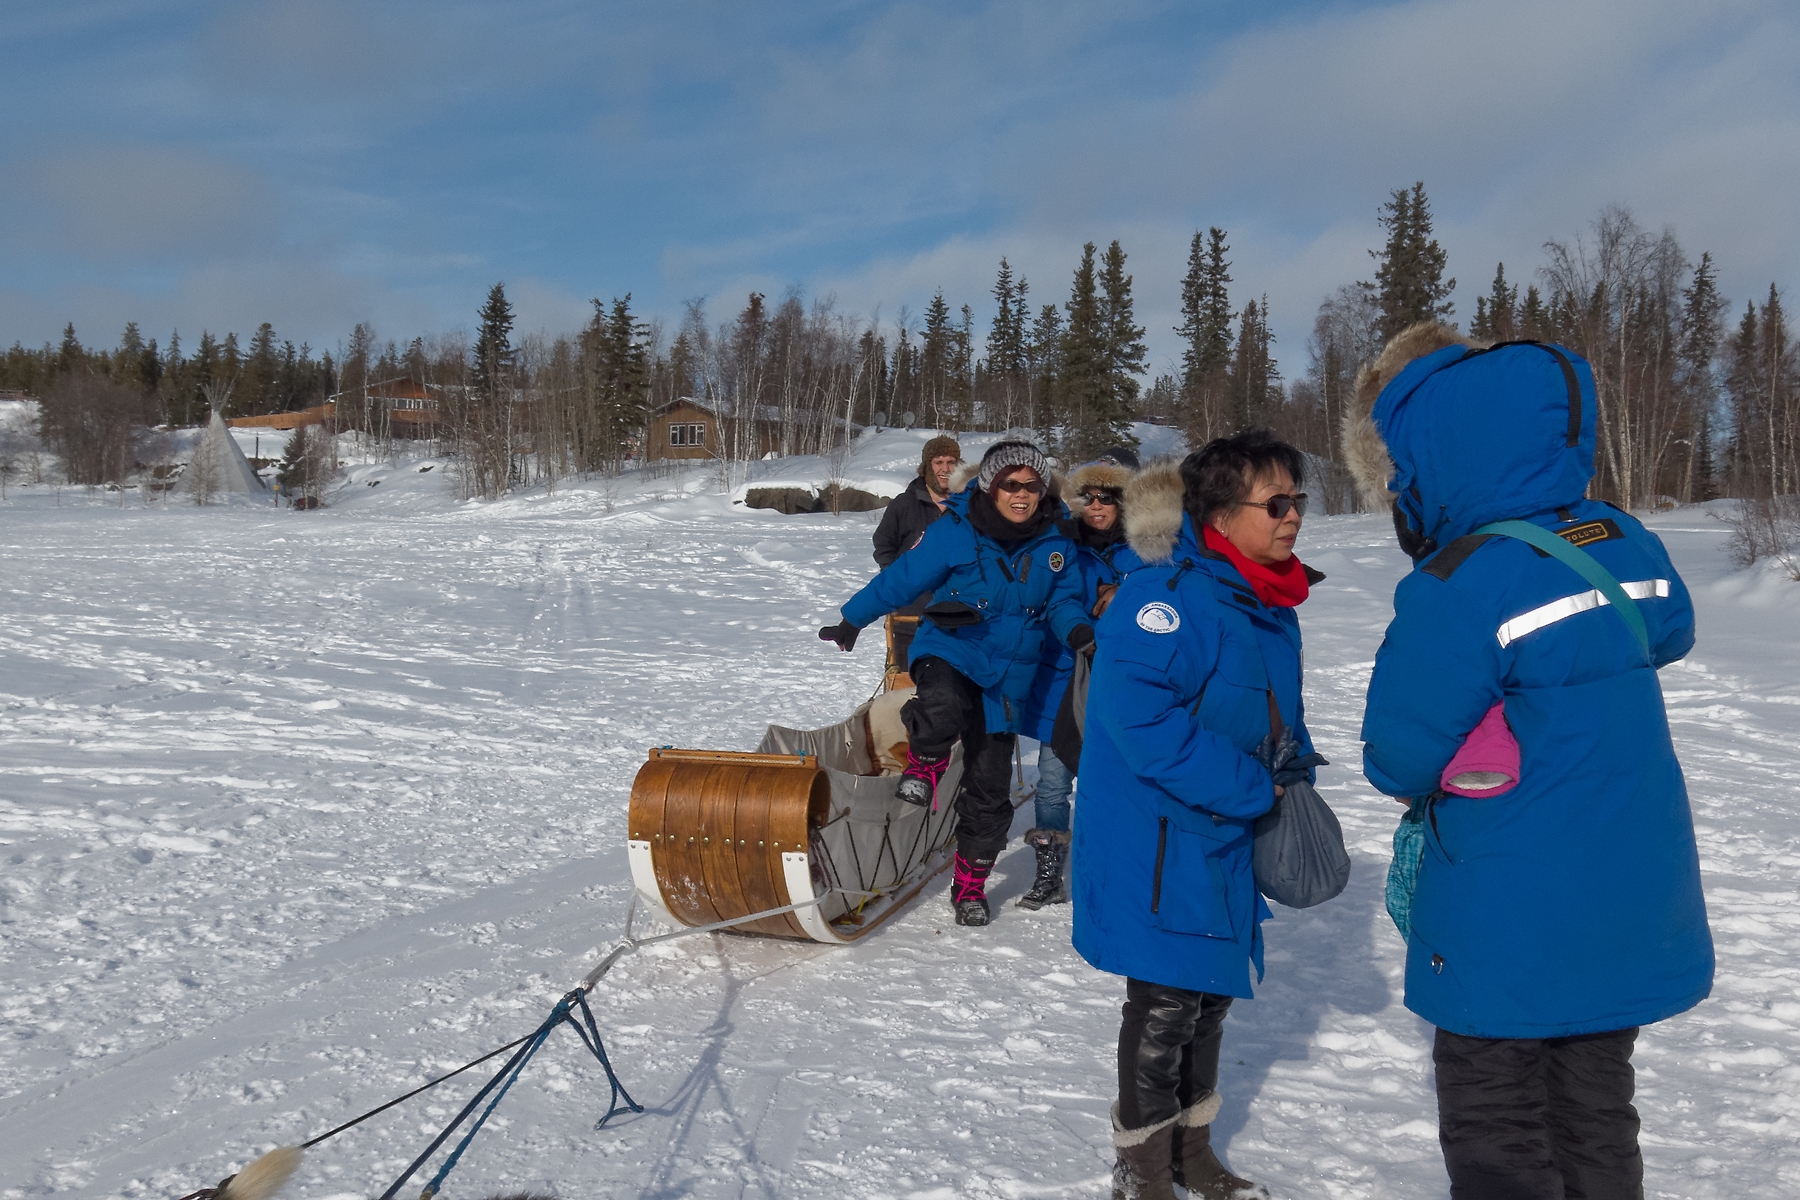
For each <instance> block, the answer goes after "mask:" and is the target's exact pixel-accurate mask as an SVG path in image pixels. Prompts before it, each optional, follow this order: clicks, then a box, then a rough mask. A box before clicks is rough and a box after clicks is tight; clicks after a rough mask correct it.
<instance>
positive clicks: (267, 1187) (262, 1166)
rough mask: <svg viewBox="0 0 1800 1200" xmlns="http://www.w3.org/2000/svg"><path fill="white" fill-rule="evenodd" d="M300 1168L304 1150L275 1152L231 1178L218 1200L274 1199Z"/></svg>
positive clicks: (219, 1191) (287, 1149) (292, 1148)
mask: <svg viewBox="0 0 1800 1200" xmlns="http://www.w3.org/2000/svg"><path fill="white" fill-rule="evenodd" d="M299 1166H300V1147H298V1146H283V1147H281V1148H280V1149H279V1150H271V1151H269V1152H268V1153H267V1154H265V1155H263V1156H262V1157H261V1158H259V1159H257V1160H256V1161H255V1162H253V1163H251V1164H250V1165H249V1166H247V1167H245V1168H244V1169H243V1170H241V1171H239V1172H238V1173H237V1174H236V1175H233V1176H232V1177H231V1178H230V1179H227V1180H226V1181H225V1183H224V1185H223V1186H222V1187H220V1188H219V1190H218V1193H217V1194H216V1195H215V1197H214V1200H273V1197H274V1195H275V1194H276V1193H277V1192H279V1191H280V1190H281V1189H282V1185H284V1184H286V1183H287V1181H288V1177H289V1176H291V1175H292V1174H293V1173H294V1172H295V1171H296V1170H297V1169H299Z"/></svg>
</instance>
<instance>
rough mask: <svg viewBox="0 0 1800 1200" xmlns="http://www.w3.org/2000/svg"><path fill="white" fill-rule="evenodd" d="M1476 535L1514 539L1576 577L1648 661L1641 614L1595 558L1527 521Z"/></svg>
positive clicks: (1499, 523)
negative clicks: (1591, 589)
mask: <svg viewBox="0 0 1800 1200" xmlns="http://www.w3.org/2000/svg"><path fill="white" fill-rule="evenodd" d="M1475 532H1476V533H1492V534H1498V535H1500V536H1501V537H1509V538H1517V539H1518V540H1519V541H1521V542H1524V543H1526V544H1527V545H1530V546H1536V547H1537V548H1538V549H1539V550H1542V551H1543V552H1544V553H1545V554H1548V555H1549V556H1550V557H1551V558H1554V559H1557V560H1559V561H1560V562H1561V563H1562V564H1563V565H1564V566H1566V567H1569V568H1570V569H1571V570H1573V571H1574V572H1575V573H1576V574H1577V575H1580V576H1581V577H1582V578H1583V579H1585V580H1587V581H1588V582H1589V583H1591V584H1593V585H1594V589H1595V590H1596V591H1598V592H1599V593H1600V594H1601V595H1602V596H1604V597H1605V598H1606V602H1607V603H1608V604H1610V605H1612V607H1613V609H1614V611H1616V612H1617V613H1618V614H1619V616H1620V617H1622V618H1624V621H1625V625H1626V627H1627V628H1629V629H1630V630H1631V632H1632V635H1633V636H1634V637H1636V638H1637V643H1638V649H1640V650H1642V651H1643V652H1644V659H1645V661H1646V662H1647V661H1649V659H1650V632H1649V630H1648V629H1646V628H1645V627H1644V614H1643V613H1641V612H1639V611H1638V606H1637V602H1636V601H1634V600H1633V599H1632V598H1631V597H1630V596H1627V595H1626V594H1625V589H1624V588H1622V587H1620V586H1619V581H1618V580H1616V579H1614V578H1613V577H1612V575H1611V574H1610V573H1608V571H1607V569H1606V568H1605V567H1603V566H1601V565H1600V564H1599V563H1598V562H1596V561H1595V560H1594V556H1593V555H1591V554H1589V553H1588V552H1587V551H1585V550H1583V549H1581V547H1579V546H1574V545H1571V544H1570V543H1569V542H1568V541H1566V540H1564V539H1563V538H1560V537H1557V536H1556V535H1555V534H1554V533H1551V532H1550V531H1549V530H1548V529H1545V528H1543V527H1542V526H1539V525H1533V524H1532V523H1531V522H1530V521H1494V522H1492V523H1491V524H1487V525H1483V526H1482V527H1481V528H1480V529H1477V530H1476V531H1475Z"/></svg>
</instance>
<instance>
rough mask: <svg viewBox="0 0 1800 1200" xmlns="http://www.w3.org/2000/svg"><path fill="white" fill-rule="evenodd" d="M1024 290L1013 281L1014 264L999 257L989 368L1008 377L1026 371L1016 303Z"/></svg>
mask: <svg viewBox="0 0 1800 1200" xmlns="http://www.w3.org/2000/svg"><path fill="white" fill-rule="evenodd" d="M1020 295H1021V292H1020V291H1019V288H1018V287H1017V286H1016V285H1015V284H1014V283H1013V273H1012V266H1011V265H1010V264H1009V263H1008V262H1007V261H1006V259H1005V258H1001V260H1000V273H999V275H998V276H997V277H996V278H995V280H994V291H993V296H994V323H993V325H992V326H990V327H989V329H988V340H987V364H988V370H989V371H991V372H993V373H994V374H995V375H997V376H1000V377H1002V378H1005V377H1006V376H1009V375H1017V374H1018V373H1019V372H1021V371H1022V370H1024V366H1025V364H1024V350H1025V330H1024V326H1023V323H1022V322H1021V321H1020V320H1019V311H1018V309H1017V307H1016V304H1015V302H1016V301H1017V300H1018V298H1019V296H1020Z"/></svg>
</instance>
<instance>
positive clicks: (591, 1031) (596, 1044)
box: [181, 884, 904, 1200]
mask: <svg viewBox="0 0 1800 1200" xmlns="http://www.w3.org/2000/svg"><path fill="white" fill-rule="evenodd" d="M900 886H904V884H900V885H896V887H895V888H893V889H887V890H882V891H861V890H857V889H852V888H842V887H834V888H832V889H831V890H829V891H827V892H826V893H825V894H823V895H820V896H814V897H813V898H812V899H810V900H802V901H801V902H799V903H798V904H787V905H783V906H782V907H780V908H771V909H767V910H765V911H763V912H756V913H751V914H750V915H748V916H743V917H733V918H731V919H730V920H725V921H715V922H713V923H712V924H710V925H699V926H695V927H693V928H691V929H677V930H675V931H673V932H671V933H662V934H656V935H655V936H652V937H634V936H632V932H631V928H632V923H633V921H634V919H635V918H636V915H637V900H638V898H637V893H636V891H635V890H634V891H633V892H632V895H631V901H630V903H629V904H628V905H627V907H626V909H625V933H624V936H623V937H622V938H621V939H620V941H619V944H618V945H616V946H614V947H613V948H612V949H611V950H610V951H608V952H607V954H606V955H605V957H603V958H602V959H601V960H600V961H599V962H598V963H597V964H595V966H594V968H593V969H592V970H591V971H589V972H588V973H587V974H586V975H585V976H583V977H582V980H581V983H580V984H579V985H577V986H576V987H575V988H574V989H573V990H572V991H570V992H569V993H568V994H567V995H565V996H563V997H562V999H560V1000H558V1001H557V1002H556V1007H555V1008H553V1009H552V1010H551V1011H550V1015H549V1016H548V1017H546V1018H545V1019H544V1022H543V1023H542V1024H541V1025H539V1026H538V1027H537V1028H536V1029H535V1030H533V1031H532V1032H530V1033H528V1034H526V1035H525V1036H524V1037H522V1038H518V1039H515V1040H514V1041H510V1042H508V1043H506V1045H504V1046H501V1047H499V1048H497V1049H494V1050H490V1051H488V1052H487V1053H486V1054H483V1055H482V1056H481V1057H480V1058H476V1059H472V1060H471V1061H469V1062H466V1063H464V1064H463V1065H462V1066H460V1067H458V1068H456V1069H455V1070H454V1071H450V1072H448V1073H446V1074H444V1075H440V1076H438V1077H437V1078H436V1079H433V1080H431V1081H430V1082H429V1083H425V1084H422V1085H420V1086H419V1087H416V1088H414V1089H413V1090H412V1091H410V1092H407V1093H406V1094H404V1095H401V1096H396V1097H395V1098H394V1099H392V1100H389V1101H387V1102H386V1103H385V1104H381V1105H378V1106H376V1107H375V1108H372V1109H370V1110H369V1111H368V1112H366V1113H363V1114H362V1115H361V1116H359V1117H355V1118H353V1119H351V1120H349V1121H345V1122H344V1123H343V1124H342V1125H338V1126H336V1127H334V1128H332V1129H328V1130H326V1131H325V1132H324V1133H321V1134H320V1135H319V1136H317V1137H315V1138H312V1139H311V1140H309V1141H305V1142H302V1143H300V1146H299V1147H298V1148H299V1149H301V1150H307V1149H311V1148H312V1147H314V1146H317V1145H318V1144H320V1143H321V1142H325V1141H328V1140H330V1139H331V1138H334V1137H336V1136H337V1135H338V1134H340V1133H343V1132H344V1131H346V1130H348V1129H352V1128H354V1127H356V1126H358V1125H360V1124H362V1123H363V1122H364V1121H367V1120H368V1119H369V1118H370V1117H374V1116H378V1115H379V1114H381V1113H384V1112H386V1111H387V1110H388V1109H390V1108H393V1107H394V1106H395V1105H397V1104H403V1103H405V1102H406V1101H408V1100H410V1099H412V1098H413V1097H414V1096H417V1095H419V1094H420V1093H421V1092H427V1091H430V1090H431V1089H432V1088H434V1087H436V1086H437V1085H438V1084H440V1083H444V1082H446V1081H448V1080H451V1079H454V1078H456V1077H457V1076H458V1075H461V1074H462V1073H463V1072H464V1071H467V1070H470V1069H471V1068H474V1067H478V1066H480V1065H481V1064H482V1063H484V1062H487V1061H488V1060H490V1059H493V1058H498V1057H499V1056H500V1055H502V1054H505V1053H506V1052H507V1051H508V1050H511V1051H513V1055H512V1057H511V1058H509V1059H507V1061H506V1063H505V1064H504V1065H503V1066H502V1067H501V1068H500V1070H499V1071H498V1072H497V1073H496V1074H495V1075H494V1077H493V1078H491V1079H489V1080H488V1081H487V1083H486V1084H485V1085H483V1086H482V1088H481V1090H480V1091H478V1092H476V1093H475V1095H474V1096H473V1097H472V1098H471V1099H470V1100H469V1102H468V1103H467V1104H465V1105H464V1106H463V1108H462V1111H461V1112H459V1113H457V1114H456V1116H455V1117H454V1118H452V1119H451V1121H450V1123H449V1124H448V1125H446V1126H445V1127H444V1129H443V1131H442V1132H441V1133H439V1134H438V1135H437V1137H435V1138H433V1139H432V1142H431V1144H430V1145H429V1146H427V1147H426V1148H425V1151H424V1153H422V1154H420V1155H419V1156H418V1158H416V1159H414V1160H413V1162H412V1165H411V1166H409V1167H407V1168H406V1170H405V1171H404V1172H403V1173H402V1174H401V1176H400V1178H398V1179H396V1180H395V1181H394V1182H393V1183H392V1184H391V1185H390V1186H389V1187H388V1189H387V1191H385V1192H383V1193H382V1194H381V1198H380V1200H394V1198H395V1196H396V1195H397V1194H398V1193H399V1190H400V1189H401V1188H402V1187H404V1186H406V1181H407V1180H408V1179H411V1178H412V1177H413V1176H414V1175H415V1174H417V1173H418V1171H419V1169H420V1168H421V1167H423V1166H424V1165H425V1163H426V1162H427V1161H428V1160H429V1159H430V1158H431V1156H432V1155H433V1154H436V1153H437V1152H438V1150H439V1148H440V1147H442V1146H443V1144H444V1143H445V1142H447V1141H448V1140H449V1139H450V1135H451V1134H453V1133H455V1132H456V1130H457V1129H458V1127H460V1126H461V1125H462V1123H463V1122H464V1121H465V1120H467V1119H468V1117H469V1115H470V1114H471V1113H473V1112H474V1111H475V1110H476V1109H477V1108H478V1107H480V1105H481V1102H482V1101H483V1100H484V1099H487V1097H488V1095H489V1093H494V1095H493V1099H491V1100H489V1101H488V1104H487V1108H486V1109H485V1110H483V1111H482V1113H481V1115H480V1116H479V1117H477V1118H476V1120H475V1121H474V1123H473V1124H471V1125H470V1127H469V1129H468V1131H467V1132H466V1133H464V1134H463V1136H462V1140H461V1141H459V1142H458V1143H457V1144H456V1147H455V1148H454V1149H453V1150H452V1151H451V1152H450V1155H449V1157H448V1158H446V1159H445V1160H444V1162H443V1164H442V1165H441V1166H439V1168H438V1170H437V1173H436V1174H435V1175H434V1176H433V1177H432V1179H431V1181H430V1182H429V1183H427V1184H426V1185H425V1188H424V1190H423V1191H422V1192H421V1193H420V1195H419V1200H432V1198H433V1197H434V1196H436V1195H437V1193H438V1191H439V1189H440V1188H441V1187H442V1186H443V1183H444V1180H445V1178H446V1177H448V1176H449V1174H450V1172H451V1171H453V1170H455V1168H456V1165H457V1164H458V1163H459V1162H460V1161H461V1160H462V1156H463V1152H464V1151H465V1150H467V1149H468V1147H469V1144H470V1143H471V1142H472V1141H474V1140H475V1135H476V1134H477V1133H479V1132H480V1131H481V1127H482V1126H483V1125H484V1124H486V1122H487V1119H488V1117H490V1116H492V1115H493V1112H494V1109H495V1108H497V1107H499V1104H500V1101H501V1100H503V1099H505V1097H506V1093H507V1091H508V1090H510V1089H511V1087H512V1085H513V1084H514V1083H515V1082H516V1081H517V1080H518V1078H519V1076H520V1075H521V1074H523V1073H524V1071H525V1067H526V1065H527V1064H528V1063H529V1062H530V1061H531V1058H532V1056H533V1055H535V1054H536V1053H537V1052H538V1050H539V1049H540V1048H541V1047H542V1046H543V1044H544V1042H545V1041H546V1040H548V1038H549V1037H550V1035H551V1034H552V1033H553V1032H555V1030H556V1028H557V1026H559V1025H562V1024H565V1023H566V1024H568V1025H570V1026H572V1027H573V1028H574V1030H575V1033H576V1035H577V1036H579V1037H580V1038H581V1042H582V1045H584V1046H586V1047H587V1049H588V1051H589V1052H590V1053H591V1054H593V1056H594V1057H595V1058H596V1059H597V1060H598V1061H599V1063H600V1066H601V1069H603V1070H604V1071H605V1072H606V1080H607V1083H608V1085H610V1087H611V1089H612V1090H611V1095H610V1096H609V1097H608V1100H607V1106H606V1113H605V1114H604V1115H603V1116H601V1118H600V1119H599V1121H598V1122H596V1123H595V1125H594V1128H595V1129H604V1128H605V1127H606V1123H607V1122H608V1121H610V1120H612V1119H613V1118H614V1117H616V1116H618V1115H619V1114H620V1113H641V1112H643V1111H644V1106H643V1105H641V1104H639V1103H638V1102H637V1101H635V1100H633V1099H632V1098H631V1093H630V1092H628V1091H626V1089H625V1085H624V1084H623V1083H621V1082H620V1081H619V1077H618V1074H617V1073H616V1072H615V1071H614V1070H613V1065H612V1060H611V1059H610V1058H608V1057H607V1054H606V1046H605V1045H604V1043H602V1042H601V1040H600V1028H599V1025H598V1024H597V1023H596V1022H595V1020H594V1012H593V1009H592V1008H590V1007H589V1006H588V996H589V995H590V994H591V993H592V992H593V990H594V988H595V986H596V985H597V984H598V983H599V982H600V980H601V979H603V978H605V976H606V974H607V973H608V972H609V971H611V970H612V968H613V967H614V966H615V965H616V964H617V963H618V961H619V960H620V959H621V958H624V957H625V956H626V955H627V954H632V953H635V952H636V951H638V950H641V949H643V948H644V947H645V946H654V945H656V944H657V943H658V942H667V941H672V940H674V939H676V938H684V937H691V936H693V935H695V934H701V933H717V932H718V931H720V930H723V929H730V928H732V927H733V926H736V925H744V924H748V923H749V922H751V921H760V920H763V919H764V918H766V917H778V916H780V915H782V914H783V913H790V912H797V911H799V910H800V909H803V908H813V907H815V906H817V905H820V904H823V903H824V902H825V901H826V900H829V899H830V898H831V897H832V896H834V895H836V896H845V897H847V898H851V899H859V900H860V901H861V903H863V904H867V903H868V902H869V901H870V900H873V899H877V898H879V897H881V896H883V895H886V894H888V892H889V891H896V890H898V889H899V887H900ZM577 1011H579V1013H580V1015H581V1019H580V1020H577V1019H576V1016H575V1014H576V1012H577ZM496 1089H498V1090H497V1091H496ZM621 1101H623V1103H621ZM219 1191H220V1188H218V1187H216V1186H215V1187H211V1188H201V1189H200V1190H199V1191H197V1192H190V1193H189V1194H188V1195H186V1196H183V1197H182V1198H181V1200H208V1198H209V1197H213V1196H215V1195H216V1194H218V1192H219Z"/></svg>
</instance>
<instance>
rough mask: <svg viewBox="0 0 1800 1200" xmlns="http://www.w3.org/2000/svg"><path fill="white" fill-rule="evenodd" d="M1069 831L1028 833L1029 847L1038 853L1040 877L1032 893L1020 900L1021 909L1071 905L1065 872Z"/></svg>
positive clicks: (1034, 830) (1035, 880)
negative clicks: (1069, 903) (1047, 905)
mask: <svg viewBox="0 0 1800 1200" xmlns="http://www.w3.org/2000/svg"><path fill="white" fill-rule="evenodd" d="M1069 836H1070V835H1069V831H1068V830H1066V829H1031V830H1027V831H1026V833H1025V844H1026V845H1027V846H1030V847H1031V848H1032V850H1034V851H1036V853H1037V878H1036V879H1034V880H1033V881H1032V883H1031V890H1030V891H1028V892H1026V893H1025V894H1024V895H1023V896H1020V897H1019V907H1020V908H1025V909H1034V910H1035V909H1039V908H1042V907H1044V905H1046V904H1067V903H1068V902H1069V885H1068V884H1067V883H1065V882H1064V881H1063V869H1064V867H1065V866H1067V864H1068V861H1069Z"/></svg>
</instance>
